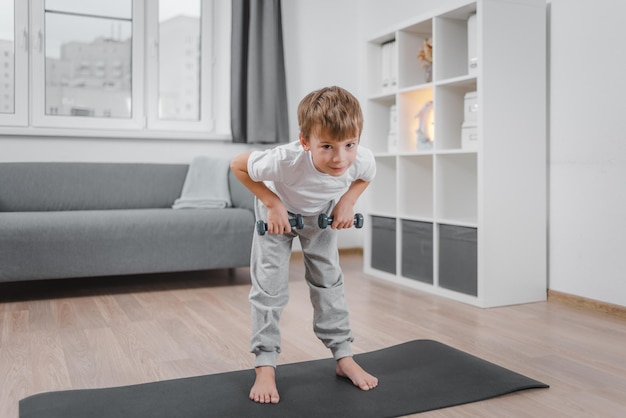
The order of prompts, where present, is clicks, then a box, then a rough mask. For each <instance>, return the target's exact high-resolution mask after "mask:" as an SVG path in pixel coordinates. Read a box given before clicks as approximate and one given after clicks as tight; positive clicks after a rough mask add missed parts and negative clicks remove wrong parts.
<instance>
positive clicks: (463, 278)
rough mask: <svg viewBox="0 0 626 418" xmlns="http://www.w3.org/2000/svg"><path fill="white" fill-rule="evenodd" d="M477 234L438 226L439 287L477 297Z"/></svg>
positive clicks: (468, 230)
mask: <svg viewBox="0 0 626 418" xmlns="http://www.w3.org/2000/svg"><path fill="white" fill-rule="evenodd" d="M477 238H478V231H477V229H476V228H467V227H463V226H456V225H445V224H442V225H439V240H438V242H439V265H438V275H439V276H438V279H439V280H438V284H439V287H442V288H444V289H448V290H454V291H456V292H460V293H464V294H466V295H471V296H477V295H478V262H477V260H478V242H477Z"/></svg>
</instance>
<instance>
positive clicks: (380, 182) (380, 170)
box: [368, 156, 397, 213]
mask: <svg viewBox="0 0 626 418" xmlns="http://www.w3.org/2000/svg"><path fill="white" fill-rule="evenodd" d="M375 158H376V177H374V180H373V181H372V183H371V184H370V186H369V187H368V189H369V190H368V194H369V196H372V197H373V196H376V197H375V198H372V199H370V208H371V209H370V210H371V211H372V212H382V213H395V212H396V210H397V208H396V193H397V192H396V178H397V177H396V176H397V173H396V165H397V164H396V157H395V156H377V157H375Z"/></svg>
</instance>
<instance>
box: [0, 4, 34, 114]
mask: <svg viewBox="0 0 626 418" xmlns="http://www.w3.org/2000/svg"><path fill="white" fill-rule="evenodd" d="M13 10H14V25H13V39H14V48H13V50H14V58H13V60H14V61H13V65H14V68H13V73H14V76H13V77H14V78H13V81H14V87H13V88H14V89H15V90H14V92H13V113H0V126H28V71H26V70H25V69H26V68H28V45H29V42H28V41H29V35H28V2H27V1H20V0H15V1H13Z"/></svg>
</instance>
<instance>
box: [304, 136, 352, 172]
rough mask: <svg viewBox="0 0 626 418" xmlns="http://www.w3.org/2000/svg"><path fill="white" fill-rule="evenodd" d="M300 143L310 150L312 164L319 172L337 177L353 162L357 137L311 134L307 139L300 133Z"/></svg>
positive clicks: (306, 149)
mask: <svg viewBox="0 0 626 418" xmlns="http://www.w3.org/2000/svg"><path fill="white" fill-rule="evenodd" d="M300 143H301V144H302V147H303V148H304V150H305V151H310V152H311V157H312V159H313V165H315V168H316V169H317V170H318V171H319V172H321V173H325V174H328V175H330V176H333V177H339V176H341V175H342V174H344V173H345V172H346V171H347V170H348V169H349V168H350V167H351V166H352V164H354V161H355V160H356V150H357V147H358V145H359V139H358V138H348V139H341V140H334V139H332V140H331V139H325V138H321V137H319V136H317V135H311V137H310V138H309V140H308V141H307V140H306V139H305V138H304V137H303V136H302V134H300Z"/></svg>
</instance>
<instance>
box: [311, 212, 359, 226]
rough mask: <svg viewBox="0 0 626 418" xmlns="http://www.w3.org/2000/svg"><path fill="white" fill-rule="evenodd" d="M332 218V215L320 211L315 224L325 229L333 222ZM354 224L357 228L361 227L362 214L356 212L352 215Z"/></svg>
mask: <svg viewBox="0 0 626 418" xmlns="http://www.w3.org/2000/svg"><path fill="white" fill-rule="evenodd" d="M333 220H334V218H333V217H332V216H328V215H326V214H325V213H320V216H318V217H317V225H318V226H319V227H320V228H322V229H326V227H327V226H329V225H330V224H332V223H333ZM354 226H355V227H357V228H363V215H362V214H360V213H357V214H355V215H354Z"/></svg>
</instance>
